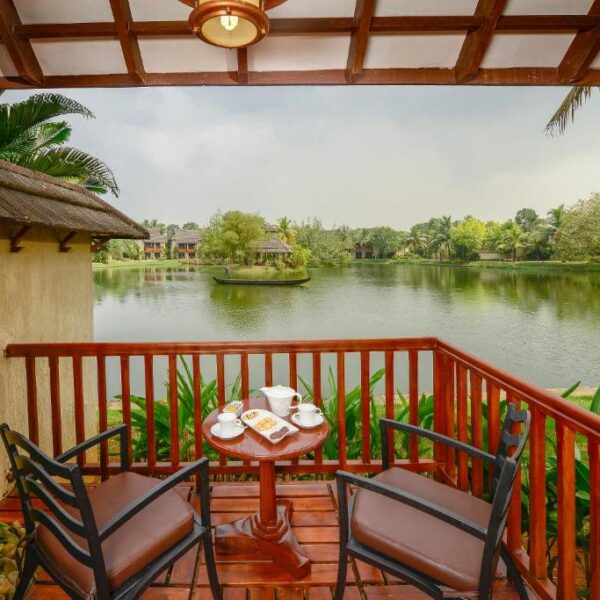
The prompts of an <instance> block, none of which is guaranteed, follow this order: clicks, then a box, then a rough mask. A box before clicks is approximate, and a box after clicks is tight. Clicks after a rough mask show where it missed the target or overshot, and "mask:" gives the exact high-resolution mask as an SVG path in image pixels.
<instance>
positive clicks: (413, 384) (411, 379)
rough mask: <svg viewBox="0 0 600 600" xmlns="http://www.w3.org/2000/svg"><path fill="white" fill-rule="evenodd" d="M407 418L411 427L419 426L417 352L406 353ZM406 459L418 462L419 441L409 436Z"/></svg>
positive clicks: (414, 436) (413, 436)
mask: <svg viewBox="0 0 600 600" xmlns="http://www.w3.org/2000/svg"><path fill="white" fill-rule="evenodd" d="M408 405H409V408H408V418H409V422H410V424H411V425H417V426H418V425H419V352H418V350H409V352H408ZM408 457H409V459H410V461H411V462H413V463H418V462H419V439H418V438H417V436H416V435H411V436H410V439H409V442H408Z"/></svg>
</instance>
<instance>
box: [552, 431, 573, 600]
mask: <svg viewBox="0 0 600 600" xmlns="http://www.w3.org/2000/svg"><path fill="white" fill-rule="evenodd" d="M556 448H557V459H558V476H557V485H558V525H557V529H558V595H557V598H558V600H567V599H571V598H575V597H576V595H577V590H576V585H575V582H576V569H575V555H576V546H575V433H574V432H573V430H572V429H569V428H568V427H567V426H566V425H564V424H563V423H562V422H559V421H557V422H556Z"/></svg>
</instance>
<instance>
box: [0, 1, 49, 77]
mask: <svg viewBox="0 0 600 600" xmlns="http://www.w3.org/2000/svg"><path fill="white" fill-rule="evenodd" d="M20 25H21V19H20V17H19V13H18V12H17V9H16V8H15V5H14V4H13V2H12V0H0V36H1V37H2V42H3V43H4V45H5V47H6V50H7V52H8V54H9V56H10V58H11V60H12V62H13V63H14V65H15V68H16V70H17V73H18V74H19V79H20V80H21V81H23V82H24V83H27V84H29V85H35V86H37V85H42V84H43V83H44V74H43V73H42V69H41V67H40V63H39V62H38V59H37V57H36V55H35V52H34V51H33V47H32V46H31V42H30V41H29V40H27V39H25V38H22V37H21V36H20V35H18V33H17V32H16V30H17V29H18V27H19V26H20Z"/></svg>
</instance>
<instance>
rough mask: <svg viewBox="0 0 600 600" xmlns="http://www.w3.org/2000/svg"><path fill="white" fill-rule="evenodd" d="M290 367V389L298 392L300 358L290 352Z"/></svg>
mask: <svg viewBox="0 0 600 600" xmlns="http://www.w3.org/2000/svg"><path fill="white" fill-rule="evenodd" d="M288 360H289V365H290V387H291V388H292V389H293V390H296V389H297V387H298V357H297V356H296V353H295V352H290V353H289V355H288Z"/></svg>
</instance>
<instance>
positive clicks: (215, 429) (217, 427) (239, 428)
mask: <svg viewBox="0 0 600 600" xmlns="http://www.w3.org/2000/svg"><path fill="white" fill-rule="evenodd" d="M245 429H246V428H245V427H244V426H243V425H237V424H236V426H235V429H234V430H233V433H232V434H231V435H222V434H221V424H220V423H215V424H214V425H213V426H212V427H211V428H210V432H211V433H212V435H214V436H215V437H218V438H220V439H222V440H232V439H233V438H236V437H238V435H242V433H244V430H245Z"/></svg>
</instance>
